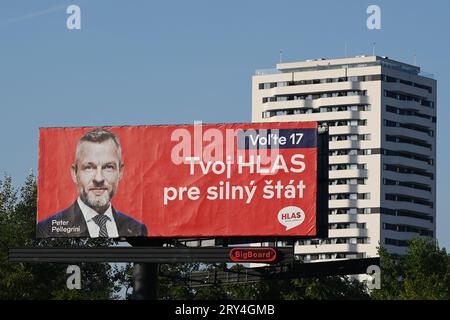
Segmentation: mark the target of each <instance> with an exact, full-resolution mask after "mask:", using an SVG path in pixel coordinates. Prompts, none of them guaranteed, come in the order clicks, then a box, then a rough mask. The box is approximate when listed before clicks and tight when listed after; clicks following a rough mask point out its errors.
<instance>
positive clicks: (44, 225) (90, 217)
mask: <svg viewBox="0 0 450 320" xmlns="http://www.w3.org/2000/svg"><path fill="white" fill-rule="evenodd" d="M123 171H124V164H123V161H122V146H121V144H120V140H119V138H118V137H117V135H116V134H114V133H113V132H112V131H110V130H106V129H102V128H97V129H95V130H91V131H89V132H87V133H86V134H84V135H83V136H82V137H81V138H80V140H79V141H78V144H77V147H76V150H75V160H74V162H73V164H72V166H71V168H70V172H71V176H72V180H73V182H74V183H75V185H76V187H77V190H78V197H77V199H76V200H75V201H74V202H73V204H72V205H71V206H70V207H68V208H66V209H64V210H62V211H61V212H58V213H56V214H54V215H52V216H50V217H48V218H46V219H45V220H42V221H39V222H38V224H37V236H38V237H91V238H96V237H108V238H117V237H145V236H147V227H146V226H145V225H144V224H143V223H142V222H139V221H137V220H135V219H134V218H132V217H130V216H128V215H126V214H124V213H122V212H119V211H117V210H115V209H114V208H113V207H112V204H111V200H112V198H113V197H114V195H115V194H116V193H117V190H118V187H119V182H120V180H121V179H122V177H123Z"/></svg>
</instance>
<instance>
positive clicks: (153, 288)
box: [127, 238, 163, 300]
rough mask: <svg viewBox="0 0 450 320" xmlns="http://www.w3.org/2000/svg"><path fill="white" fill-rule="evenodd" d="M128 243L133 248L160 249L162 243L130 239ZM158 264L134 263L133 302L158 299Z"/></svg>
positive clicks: (143, 239)
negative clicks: (149, 247) (148, 247)
mask: <svg viewBox="0 0 450 320" xmlns="http://www.w3.org/2000/svg"><path fill="white" fill-rule="evenodd" d="M127 241H128V243H129V244H131V245H132V246H133V247H147V246H152V247H162V246H163V242H161V241H160V240H158V239H149V238H130V239H127ZM158 269H159V264H158V263H142V262H140V263H138V262H135V263H134V270H133V295H132V299H133V300H157V299H158Z"/></svg>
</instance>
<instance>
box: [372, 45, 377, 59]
mask: <svg viewBox="0 0 450 320" xmlns="http://www.w3.org/2000/svg"><path fill="white" fill-rule="evenodd" d="M376 45H377V43H376V42H373V43H372V55H373V56H374V55H375V46H376Z"/></svg>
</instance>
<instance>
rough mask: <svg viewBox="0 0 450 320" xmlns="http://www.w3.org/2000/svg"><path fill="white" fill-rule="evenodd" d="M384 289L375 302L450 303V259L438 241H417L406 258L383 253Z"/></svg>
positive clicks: (413, 243) (377, 294)
mask: <svg viewBox="0 0 450 320" xmlns="http://www.w3.org/2000/svg"><path fill="white" fill-rule="evenodd" d="M379 254H380V258H381V289H379V290H374V291H373V293H372V298H373V299H398V300H416V299H420V300H425V299H427V300H428V299H432V300H436V299H445V300H448V299H450V258H449V256H448V254H447V252H446V250H445V248H442V249H440V248H439V246H438V243H437V242H436V240H434V239H423V238H414V239H412V240H411V241H410V244H409V247H408V250H407V253H406V255H402V256H399V255H393V254H389V253H388V252H387V251H386V249H385V248H380V249H379Z"/></svg>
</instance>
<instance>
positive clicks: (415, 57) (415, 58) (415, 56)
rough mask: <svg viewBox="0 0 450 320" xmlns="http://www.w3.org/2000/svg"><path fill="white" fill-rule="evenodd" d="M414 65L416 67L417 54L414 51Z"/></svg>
mask: <svg viewBox="0 0 450 320" xmlns="http://www.w3.org/2000/svg"><path fill="white" fill-rule="evenodd" d="M414 65H415V66H416V67H417V55H416V54H415V53H414Z"/></svg>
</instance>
